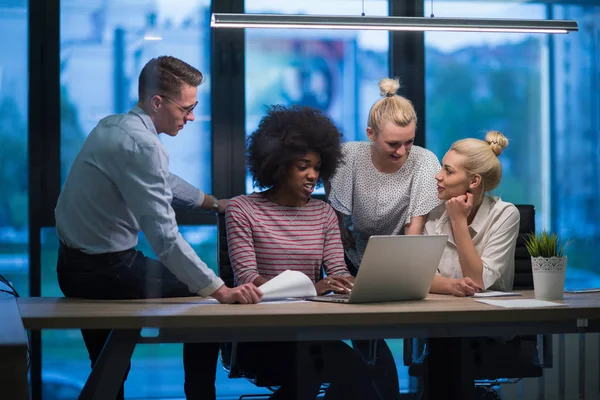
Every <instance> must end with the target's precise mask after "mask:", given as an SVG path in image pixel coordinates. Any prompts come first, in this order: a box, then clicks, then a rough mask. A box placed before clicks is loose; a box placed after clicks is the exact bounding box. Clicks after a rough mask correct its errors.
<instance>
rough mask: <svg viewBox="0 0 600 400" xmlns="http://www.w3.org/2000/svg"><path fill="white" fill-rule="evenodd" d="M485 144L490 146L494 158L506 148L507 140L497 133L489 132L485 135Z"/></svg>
mask: <svg viewBox="0 0 600 400" xmlns="http://www.w3.org/2000/svg"><path fill="white" fill-rule="evenodd" d="M485 142H486V143H487V144H489V145H490V148H491V149H492V151H493V152H494V154H495V155H496V156H499V155H500V154H502V150H504V149H505V148H506V147H507V146H508V139H507V138H506V137H505V136H504V135H503V134H502V133H500V132H498V131H489V132H488V133H487V135H485Z"/></svg>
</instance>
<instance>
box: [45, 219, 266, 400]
mask: <svg viewBox="0 0 600 400" xmlns="http://www.w3.org/2000/svg"><path fill="white" fill-rule="evenodd" d="M180 231H181V234H182V235H183V237H184V238H185V239H186V240H187V241H188V242H189V243H190V245H191V246H192V247H193V248H194V250H195V251H196V253H197V254H198V255H199V256H200V258H201V259H202V260H203V261H204V262H206V263H207V264H208V266H209V267H210V268H212V269H213V270H214V271H216V270H217V228H216V226H210V225H208V226H182V227H180ZM41 236H42V296H57V297H62V293H61V291H60V288H59V287H58V283H57V280H56V257H57V250H58V237H57V235H56V230H55V229H54V228H46V229H43V230H42V232H41ZM136 248H137V249H138V250H140V251H142V252H144V254H146V255H147V256H149V257H154V258H156V256H155V255H154V254H153V252H152V249H151V248H150V245H149V244H148V242H147V241H146V239H145V237H144V236H143V235H140V241H139V244H138V246H137V247H136ZM181 347H182V346H181V344H160V345H158V344H152V345H139V346H137V348H136V350H135V352H134V355H133V358H132V361H131V363H132V367H131V371H130V372H129V377H128V379H127V383H126V385H125V392H126V395H127V397H128V398H143V399H147V398H161V399H163V398H183V397H184V394H183V361H182V348H181ZM42 348H43V357H42V360H43V361H42V362H43V365H42V377H43V379H44V386H43V390H44V393H47V395H48V396H51V395H53V394H56V393H62V394H65V393H77V395H78V392H77V388H79V390H80V389H81V387H83V384H84V383H85V380H86V379H87V376H88V374H89V371H90V362H89V359H88V354H87V351H86V349H85V345H84V343H83V339H82V338H81V333H80V331H79V330H47V331H44V332H43V334H42ZM243 393H264V389H258V388H256V387H254V385H251V384H250V383H248V382H247V381H246V380H244V379H229V378H228V377H227V374H226V373H225V371H224V370H223V368H221V367H220V366H219V365H217V394H218V395H219V396H237V397H239V396H240V395H241V394H243ZM77 395H74V396H70V395H65V396H64V397H48V398H51V399H53V398H60V399H61V400H71V399H73V400H74V399H76V398H77ZM44 398H46V397H44Z"/></svg>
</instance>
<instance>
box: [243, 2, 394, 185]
mask: <svg viewBox="0 0 600 400" xmlns="http://www.w3.org/2000/svg"><path fill="white" fill-rule="evenodd" d="M245 4H246V12H248V13H285V14H296V13H301V14H332V15H335V14H339V13H340V10H345V11H346V10H347V11H350V10H354V11H355V12H356V13H357V15H360V12H361V9H360V4H359V3H357V2H354V1H350V0H335V1H327V2H323V1H318V0H311V1H303V2H301V4H300V3H298V2H296V3H293V2H268V1H261V0H247V1H246V3H245ZM365 11H366V12H367V13H368V14H369V15H387V13H388V2H387V1H371V2H369V3H368V7H367V9H366V10H365ZM388 47H389V46H388V34H387V32H383V31H381V32H375V31H327V30H304V29H298V30H294V29H290V30H284V29H248V30H246V134H250V133H251V132H252V131H253V130H254V129H256V127H257V125H258V122H259V121H260V119H261V117H262V116H263V115H264V113H265V107H266V106H268V105H272V104H283V105H305V106H311V107H315V108H318V109H320V110H322V111H324V112H325V113H326V114H327V115H329V117H331V118H332V119H333V120H334V122H335V123H336V125H337V126H338V127H339V128H340V130H341V132H342V133H343V135H344V137H343V139H344V140H347V141H350V140H364V139H366V133H365V129H366V121H367V117H368V112H369V108H370V106H371V105H372V104H373V102H374V101H375V100H377V98H378V97H379V89H378V87H377V82H378V81H379V80H380V79H381V78H384V77H386V76H387V75H388ZM253 190H254V188H253V185H252V182H251V179H250V177H249V176H247V180H246V191H247V192H248V193H251V192H252V191H253ZM315 193H316V194H319V193H323V189H322V188H321V189H320V190H318V191H317V192H315Z"/></svg>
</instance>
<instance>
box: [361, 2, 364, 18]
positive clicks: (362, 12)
mask: <svg viewBox="0 0 600 400" xmlns="http://www.w3.org/2000/svg"><path fill="white" fill-rule="evenodd" d="M361 16H362V17H364V16H365V0H362V14H361Z"/></svg>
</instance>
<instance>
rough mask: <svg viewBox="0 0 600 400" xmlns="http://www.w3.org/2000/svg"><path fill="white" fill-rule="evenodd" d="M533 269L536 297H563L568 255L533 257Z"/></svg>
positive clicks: (549, 298) (550, 298) (541, 298)
mask: <svg viewBox="0 0 600 400" xmlns="http://www.w3.org/2000/svg"><path fill="white" fill-rule="evenodd" d="M531 269H532V272H533V289H534V292H535V298H536V299H538V300H562V299H563V297H564V292H565V273H566V272H567V257H531Z"/></svg>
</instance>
